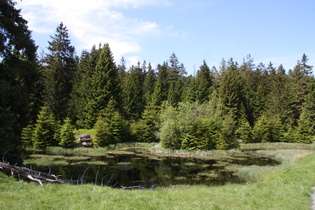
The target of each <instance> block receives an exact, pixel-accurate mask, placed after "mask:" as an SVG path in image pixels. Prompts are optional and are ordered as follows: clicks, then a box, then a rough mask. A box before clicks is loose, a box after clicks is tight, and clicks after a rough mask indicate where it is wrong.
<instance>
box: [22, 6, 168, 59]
mask: <svg viewBox="0 0 315 210" xmlns="http://www.w3.org/2000/svg"><path fill="white" fill-rule="evenodd" d="M160 5H166V6H168V5H169V3H168V1H167V0H25V1H21V2H18V6H19V7H20V8H22V15H23V17H24V18H25V19H26V20H28V21H29V24H28V26H29V28H30V30H32V31H33V32H35V33H43V34H49V35H52V34H53V33H55V29H56V28H57V26H58V25H59V23H60V22H63V23H64V25H65V26H67V28H68V29H69V33H70V36H71V39H72V40H73V41H75V42H76V49H77V50H82V49H91V47H92V46H93V45H98V44H99V43H102V44H104V43H109V44H110V47H111V49H112V51H113V53H114V56H115V58H116V59H120V58H121V57H122V56H123V55H124V54H127V53H136V52H139V51H140V50H141V46H140V45H139V44H138V43H139V40H140V39H141V38H143V37H144V36H146V35H149V34H156V33H158V32H159V30H160V27H159V25H158V24H157V23H155V22H151V21H145V20H141V19H138V18H134V17H132V18H130V17H127V16H125V15H124V13H122V12H121V9H140V8H143V7H147V6H154V7H155V6H160ZM47 41H48V40H47Z"/></svg>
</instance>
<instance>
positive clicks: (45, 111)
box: [32, 106, 59, 149]
mask: <svg viewBox="0 0 315 210" xmlns="http://www.w3.org/2000/svg"><path fill="white" fill-rule="evenodd" d="M58 129H59V128H58V124H57V123H56V121H55V119H54V117H53V115H52V113H51V112H50V110H49V108H48V107H47V106H44V107H42V109H41V111H40V112H39V115H38V119H37V121H36V124H35V128H34V131H33V137H32V142H33V146H34V147H35V148H40V149H44V148H46V147H47V146H57V145H58V139H57V135H56V134H57V133H58Z"/></svg>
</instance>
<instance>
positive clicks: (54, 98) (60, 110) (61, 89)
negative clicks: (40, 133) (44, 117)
mask: <svg viewBox="0 0 315 210" xmlns="http://www.w3.org/2000/svg"><path fill="white" fill-rule="evenodd" d="M51 39H52V41H49V42H48V43H49V47H48V51H49V53H48V54H47V55H46V56H45V58H44V67H43V71H44V76H45V94H44V98H45V103H46V104H47V105H48V106H49V108H50V109H51V111H52V112H53V114H54V116H55V118H56V119H58V120H62V119H64V118H65V117H66V116H68V115H69V107H68V105H69V100H70V93H71V91H72V82H73V75H74V72H75V68H76V60H75V49H74V47H73V46H71V41H70V38H69V35H68V29H67V28H66V27H65V26H64V25H63V23H60V25H59V26H58V27H57V29H56V33H55V34H54V36H51Z"/></svg>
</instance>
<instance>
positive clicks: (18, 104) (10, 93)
mask: <svg viewBox="0 0 315 210" xmlns="http://www.w3.org/2000/svg"><path fill="white" fill-rule="evenodd" d="M0 31H1V33H0V98H1V100H0V136H1V138H0V145H1V147H0V153H2V152H5V151H10V152H15V151H18V148H19V146H20V145H21V144H20V143H21V142H20V134H21V131H22V128H23V127H26V126H27V124H28V123H29V122H30V121H33V120H35V119H36V113H37V111H38V107H39V99H40V97H39V95H40V94H39V93H40V91H39V78H40V74H39V71H38V70H39V69H38V65H37V61H36V50H37V47H36V46H35V43H34V41H33V40H32V38H31V31H29V30H28V27H27V21H26V20H25V19H23V17H22V16H21V14H20V10H18V9H16V8H15V3H14V2H13V1H11V0H2V1H0Z"/></svg>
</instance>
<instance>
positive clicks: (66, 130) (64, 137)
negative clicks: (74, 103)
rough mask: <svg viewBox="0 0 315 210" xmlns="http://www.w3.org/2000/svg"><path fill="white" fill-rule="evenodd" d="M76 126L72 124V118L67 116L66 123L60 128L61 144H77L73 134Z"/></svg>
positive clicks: (66, 145)
mask: <svg viewBox="0 0 315 210" xmlns="http://www.w3.org/2000/svg"><path fill="white" fill-rule="evenodd" d="M73 130H74V126H73V125H72V124H71V120H70V118H68V117H67V118H66V119H65V121H64V124H63V125H62V126H61V128H60V134H59V136H58V137H59V145H60V146H62V147H65V148H72V147H74V145H75V138H74V135H73Z"/></svg>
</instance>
